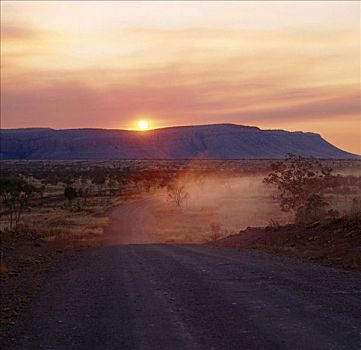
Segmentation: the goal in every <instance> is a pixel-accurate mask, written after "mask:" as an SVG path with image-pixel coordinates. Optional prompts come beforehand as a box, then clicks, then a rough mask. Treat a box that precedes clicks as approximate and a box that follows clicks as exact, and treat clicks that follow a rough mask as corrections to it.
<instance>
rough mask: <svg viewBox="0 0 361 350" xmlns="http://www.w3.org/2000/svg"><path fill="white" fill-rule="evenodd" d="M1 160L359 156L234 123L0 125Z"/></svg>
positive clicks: (312, 137)
mask: <svg viewBox="0 0 361 350" xmlns="http://www.w3.org/2000/svg"><path fill="white" fill-rule="evenodd" d="M0 146H1V149H0V156H1V159H3V160H4V159H34V160H35V159H54V160H55V159H56V160H66V159H68V160H69V159H193V158H198V159H263V158H264V159H276V158H283V157H285V155H286V154H287V153H293V154H297V155H303V156H313V157H317V158H359V156H357V155H354V154H351V153H348V152H345V151H343V150H341V149H339V148H337V147H335V146H333V145H331V144H330V143H329V142H327V141H326V140H324V139H323V138H322V137H321V136H320V135H318V134H314V133H309V132H288V131H284V130H261V129H259V128H257V127H249V126H242V125H234V124H215V125H199V126H180V127H171V128H163V129H155V130H149V131H146V132H139V131H128V130H106V129H68V130H54V129H46V128H44V129H42V128H36V129H35V128H34V129H32V128H30V129H3V130H1V143H0Z"/></svg>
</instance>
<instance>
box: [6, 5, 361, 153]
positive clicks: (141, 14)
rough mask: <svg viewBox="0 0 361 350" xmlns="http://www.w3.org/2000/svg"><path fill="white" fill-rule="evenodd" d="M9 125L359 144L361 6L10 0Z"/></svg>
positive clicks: (358, 149)
mask: <svg viewBox="0 0 361 350" xmlns="http://www.w3.org/2000/svg"><path fill="white" fill-rule="evenodd" d="M1 40H2V44H1V65H2V68H1V124H2V127H4V128H13V127H35V126H44V127H45V126H46V127H53V128H75V127H100V128H133V127H134V125H135V121H136V120H137V119H139V118H144V119H149V120H150V122H151V126H153V127H161V126H171V125H184V124H206V123H207V124H208V123H237V124H246V125H256V126H259V127H261V128H281V129H286V130H304V131H313V132H318V133H320V134H321V135H322V136H323V137H325V138H326V139H327V140H328V141H330V142H332V143H334V144H335V145H337V146H339V147H341V148H343V149H345V150H348V151H351V152H354V153H359V154H360V153H361V144H360V138H361V135H360V133H361V125H360V3H359V2H357V1H354V2H346V1H345V2H337V1H333V2H326V1H320V2H317V1H312V2H311V1H309V2H306V1H304V2H295V1H290V2H286V1H280V2H261V1H255V2H246V1H245V2H205V1H202V2H196V1H193V2H182V1H180V2H177V1H173V2H149V1H146V2H106V1H104V2H100V1H92V2H86V1H78V2H77V1H71V2H70V1H63V2H56V1H39V2H31V1H24V2H22V1H1Z"/></svg>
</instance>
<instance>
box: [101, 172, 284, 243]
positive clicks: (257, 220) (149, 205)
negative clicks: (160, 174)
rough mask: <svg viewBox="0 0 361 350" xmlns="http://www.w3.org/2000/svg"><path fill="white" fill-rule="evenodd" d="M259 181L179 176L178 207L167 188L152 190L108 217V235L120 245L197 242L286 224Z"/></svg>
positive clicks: (175, 185)
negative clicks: (244, 230)
mask: <svg viewBox="0 0 361 350" xmlns="http://www.w3.org/2000/svg"><path fill="white" fill-rule="evenodd" d="M263 177H264V176H261V175H254V176H249V175H248V176H245V175H244V176H236V175H234V176H220V175H212V174H209V175H207V176H202V177H194V176H192V175H189V174H183V175H181V176H179V177H178V178H177V180H176V181H175V182H174V183H173V187H175V188H177V189H180V188H181V191H182V194H183V195H184V198H183V197H182V199H181V203H180V205H177V203H176V201H175V200H174V198H172V197H170V195H169V194H170V192H169V189H168V190H167V189H166V188H162V189H156V190H151V191H150V192H149V193H146V194H144V195H142V196H141V197H140V198H137V199H136V200H133V201H129V202H127V203H125V204H123V205H121V206H119V207H117V208H116V209H115V210H114V211H113V212H112V214H111V217H110V223H109V225H108V227H107V228H106V233H107V234H108V235H107V236H108V237H111V238H112V240H113V241H115V242H116V243H120V244H128V243H168V242H169V243H170V242H179V243H181V242H183V243H191V242H193V243H201V242H206V241H209V240H212V239H216V238H220V237H222V236H227V235H230V234H235V233H238V232H239V231H240V230H243V229H245V228H247V227H249V226H250V227H258V226H267V225H269V224H271V223H272V222H273V223H275V222H277V223H280V224H284V223H287V222H288V221H289V220H290V217H289V215H288V214H285V213H283V212H281V211H280V209H279V206H278V205H277V203H275V202H274V200H273V198H272V190H271V189H270V188H269V187H267V186H266V185H265V184H263V182H262V180H263ZM178 204H179V203H178Z"/></svg>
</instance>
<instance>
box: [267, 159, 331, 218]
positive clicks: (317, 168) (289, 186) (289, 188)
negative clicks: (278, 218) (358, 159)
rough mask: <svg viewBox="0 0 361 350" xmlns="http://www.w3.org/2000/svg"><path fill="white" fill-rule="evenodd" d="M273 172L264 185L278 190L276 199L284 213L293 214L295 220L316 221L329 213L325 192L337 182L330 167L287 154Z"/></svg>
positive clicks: (273, 165) (276, 164)
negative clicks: (308, 219) (316, 218)
mask: <svg viewBox="0 0 361 350" xmlns="http://www.w3.org/2000/svg"><path fill="white" fill-rule="evenodd" d="M271 170H272V171H271V172H270V173H269V174H268V176H267V177H265V179H264V182H265V183H266V184H271V185H274V186H276V187H277V195H276V199H277V200H279V202H280V207H281V210H282V211H285V212H289V211H291V212H293V213H294V214H295V218H296V220H299V219H301V218H303V219H305V218H306V217H312V218H313V219H314V218H315V217H316V216H317V214H319V215H321V213H322V214H323V213H325V212H326V211H325V208H326V207H327V206H328V205H329V203H328V201H327V199H326V191H327V189H328V188H329V187H330V186H331V185H332V184H333V183H334V182H333V181H332V179H333V176H332V175H331V173H332V169H331V168H329V167H326V166H324V165H323V164H322V163H321V162H320V161H318V160H316V159H313V158H304V157H301V156H295V155H288V156H287V158H286V159H285V160H282V161H279V162H276V163H273V164H272V165H271ZM311 212H312V215H311ZM300 221H301V220H300Z"/></svg>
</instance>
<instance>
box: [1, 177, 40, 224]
mask: <svg viewBox="0 0 361 350" xmlns="http://www.w3.org/2000/svg"><path fill="white" fill-rule="evenodd" d="M38 192H39V190H38V189H37V188H36V187H35V186H34V185H32V184H29V183H28V182H26V181H25V180H23V179H21V178H18V177H14V176H1V177H0V196H1V200H2V204H3V205H4V206H5V208H6V209H7V212H8V216H9V229H10V230H12V229H13V228H14V227H16V226H17V225H18V224H19V222H20V219H21V216H22V214H23V212H24V210H25V209H27V208H28V207H29V206H30V200H31V199H32V197H33V196H34V195H35V194H36V193H38Z"/></svg>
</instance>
